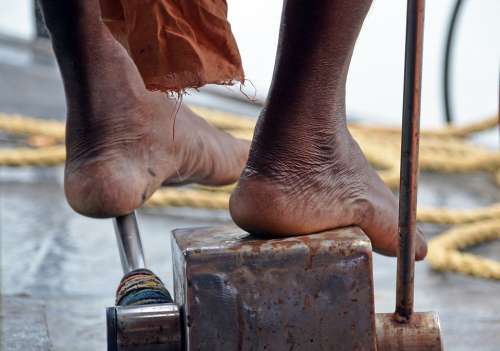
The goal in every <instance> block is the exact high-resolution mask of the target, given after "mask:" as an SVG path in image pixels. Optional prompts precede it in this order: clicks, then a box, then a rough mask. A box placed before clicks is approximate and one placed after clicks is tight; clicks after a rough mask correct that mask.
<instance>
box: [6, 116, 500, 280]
mask: <svg viewBox="0 0 500 351" xmlns="http://www.w3.org/2000/svg"><path fill="white" fill-rule="evenodd" d="M193 111H194V112H196V113H198V114H199V115H201V116H203V117H204V118H205V119H206V120H207V121H208V123H210V124H211V125H213V126H215V127H216V128H219V129H221V130H225V131H227V132H229V133H231V134H232V135H234V136H236V137H239V138H243V139H251V138H252V136H253V129H254V127H255V120H254V119H252V118H248V117H244V116H235V115H232V114H229V113H224V112H220V111H215V110H209V109H205V108H200V107H194V108H193ZM497 124H498V117H492V118H488V119H485V120H483V121H480V122H477V123H473V124H469V125H466V126H461V127H446V128H443V129H439V130H427V131H422V138H421V142H420V169H421V170H424V171H435V172H445V173H457V172H477V171H482V172H489V173H491V174H492V175H493V179H494V180H495V181H496V184H497V185H499V186H500V153H499V152H495V151H491V150H488V149H486V148H482V147H479V146H476V145H473V144H471V143H469V142H467V141H466V140H464V138H465V137H467V136H469V135H470V134H472V133H476V132H480V131H483V130H486V129H490V128H493V127H495V126H496V125H497ZM349 129H350V131H351V133H352V135H353V136H354V138H355V139H356V141H357V142H358V143H359V145H360V147H361V149H362V150H363V152H364V154H365V156H366V158H367V159H368V161H369V162H370V163H371V164H372V165H373V166H374V167H375V168H376V169H377V170H378V172H379V175H380V177H381V178H382V180H383V181H384V182H385V183H386V184H387V185H388V186H389V187H391V188H392V189H396V188H397V187H398V185H399V162H400V138H401V136H400V135H401V131H400V129H399V128H388V127H372V126H367V125H361V124H351V125H350V126H349ZM0 130H1V131H3V132H5V133H7V134H12V135H17V136H20V137H24V138H26V144H27V145H28V146H31V147H27V146H26V147H18V148H12V149H6V148H4V149H0V166H10V167H22V166H56V165H60V164H63V163H64V160H65V156H66V153H65V148H64V146H63V145H62V143H63V141H64V135H65V128H64V124H63V123H62V122H60V121H55V120H44V119H37V118H29V117H24V116H20V115H8V114H2V113H0ZM233 189H234V185H229V186H225V187H217V188H214V187H206V186H195V187H192V188H162V189H159V190H158V191H157V192H156V193H154V194H153V196H152V197H151V198H150V199H149V200H148V201H147V202H146V206H148V207H164V206H171V207H193V208H206V209H218V210H225V209H227V208H228V204H229V197H230V193H231V192H232V190H233ZM417 218H418V220H419V221H421V222H429V223H436V224H450V225H455V226H454V227H452V228H451V229H450V230H449V231H447V232H445V233H444V234H442V235H440V236H438V237H436V238H434V239H433V240H431V241H430V243H429V256H428V257H429V258H428V260H429V263H430V264H431V266H432V267H433V268H434V269H437V270H451V271H456V272H460V273H463V274H468V275H473V276H477V277H483V278H490V279H500V267H499V266H500V263H498V262H495V261H492V260H488V259H484V258H480V257H477V256H474V255H470V254H466V253H460V252H458V250H459V249H464V248H466V247H467V246H470V245H475V244H479V243H481V242H483V241H488V240H493V239H498V238H499V237H500V203H499V204H493V205H492V206H490V207H484V208H479V209H473V210H451V209H446V208H442V209H440V208H432V209H431V208H426V209H419V210H418V212H417Z"/></svg>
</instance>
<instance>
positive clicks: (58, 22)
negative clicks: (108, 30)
mask: <svg viewBox="0 0 500 351" xmlns="http://www.w3.org/2000/svg"><path fill="white" fill-rule="evenodd" d="M39 3H40V8H41V10H42V14H43V18H44V21H45V25H46V26H47V29H48V30H49V32H50V33H51V35H52V37H53V38H54V36H56V38H55V39H56V40H57V39H58V38H57V37H61V36H64V37H74V36H75V35H79V33H81V32H83V31H85V29H91V28H96V27H97V28H99V27H100V26H102V25H104V22H103V21H102V18H101V9H100V4H99V1H98V0H76V1H59V0H39Z"/></svg>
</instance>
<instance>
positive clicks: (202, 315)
mask: <svg viewBox="0 0 500 351" xmlns="http://www.w3.org/2000/svg"><path fill="white" fill-rule="evenodd" d="M172 244H173V255H174V259H173V264H174V290H175V298H176V302H177V303H178V304H180V305H181V308H182V309H183V312H184V319H185V320H184V323H185V335H186V350H188V351H257V350H259V351H260V350H265V351H289V350H294V351H316V350H375V318H374V305H373V279H372V256H371V245H370V241H369V240H368V238H367V237H366V236H365V235H364V234H363V232H362V231H361V230H360V229H359V228H356V227H351V228H344V229H339V230H334V231H328V232H324V233H320V234H313V235H307V236H301V237H292V238H280V239H273V240H269V239H262V238H257V237H253V236H250V235H249V234H247V233H245V232H243V231H241V230H240V229H237V228H236V227H232V226H229V227H218V228H199V229H182V230H176V231H174V235H173V242H172Z"/></svg>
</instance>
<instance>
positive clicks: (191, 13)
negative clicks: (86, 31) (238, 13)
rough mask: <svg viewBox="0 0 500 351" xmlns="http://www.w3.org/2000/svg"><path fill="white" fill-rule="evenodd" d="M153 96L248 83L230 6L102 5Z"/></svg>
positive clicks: (222, 0)
mask: <svg viewBox="0 0 500 351" xmlns="http://www.w3.org/2000/svg"><path fill="white" fill-rule="evenodd" d="M100 1H101V8H102V16H103V19H104V21H105V23H106V24H107V25H108V27H109V28H110V30H111V32H112V33H113V35H114V36H115V38H116V39H117V40H118V41H120V42H121V43H122V44H123V46H124V47H125V48H126V49H127V50H128V52H129V53H130V56H131V57H132V59H133V60H134V62H135V63H136V65H137V67H138V68H139V71H140V73H141V75H142V78H143V79H144V83H145V84H146V87H147V88H148V89H150V90H162V91H176V92H182V91H183V90H185V89H187V88H199V87H201V86H203V85H205V84H211V83H212V84H213V83H214V84H231V83H233V82H234V81H240V82H243V80H244V73H243V68H242V65H241V57H240V54H239V51H238V47H237V45H236V41H235V39H234V37H233V34H232V32H231V26H230V24H229V22H228V20H227V3H226V0H100Z"/></svg>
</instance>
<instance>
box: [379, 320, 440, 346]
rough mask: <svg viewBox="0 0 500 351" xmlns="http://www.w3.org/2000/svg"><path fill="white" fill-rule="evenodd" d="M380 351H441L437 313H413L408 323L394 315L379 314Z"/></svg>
mask: <svg viewBox="0 0 500 351" xmlns="http://www.w3.org/2000/svg"><path fill="white" fill-rule="evenodd" d="M376 325H377V350H378V351H441V350H443V341H442V339H441V327H440V324H439V317H438V315H437V313H435V312H424V313H413V314H412V315H411V317H410V319H409V321H408V322H406V323H399V322H397V321H396V320H395V318H394V314H393V313H377V315H376Z"/></svg>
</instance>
